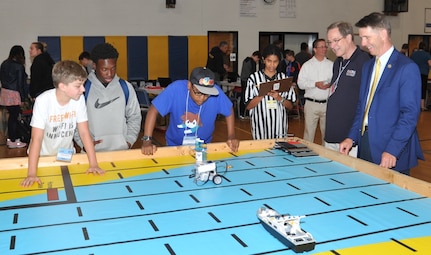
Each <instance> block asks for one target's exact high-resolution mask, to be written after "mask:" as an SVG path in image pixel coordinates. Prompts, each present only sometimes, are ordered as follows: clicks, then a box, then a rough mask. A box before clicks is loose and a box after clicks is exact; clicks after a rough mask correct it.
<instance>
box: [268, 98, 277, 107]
mask: <svg viewBox="0 0 431 255" xmlns="http://www.w3.org/2000/svg"><path fill="white" fill-rule="evenodd" d="M266 108H267V109H277V101H276V100H268V101H266Z"/></svg>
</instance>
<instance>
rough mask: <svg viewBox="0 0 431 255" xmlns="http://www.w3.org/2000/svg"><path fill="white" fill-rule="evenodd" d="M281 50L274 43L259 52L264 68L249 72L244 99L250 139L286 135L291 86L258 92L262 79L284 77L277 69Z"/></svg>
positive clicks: (293, 95) (293, 94) (290, 104)
mask: <svg viewBox="0 0 431 255" xmlns="http://www.w3.org/2000/svg"><path fill="white" fill-rule="evenodd" d="M280 56H281V55H280V50H279V49H278V48H277V47H276V46H275V45H273V44H271V45H268V46H267V47H265V49H264V50H263V52H262V58H263V63H264V69H263V70H259V71H257V72H255V73H253V74H251V75H250V78H249V79H248V80H247V88H246V90H245V99H244V100H245V103H246V105H247V108H246V109H247V110H249V111H250V117H251V133H252V136H253V139H255V140H260V139H275V138H284V137H287V130H288V116H287V115H288V110H291V109H292V107H293V103H294V102H295V101H296V94H295V90H294V88H293V87H290V90H289V91H286V92H278V91H275V90H271V91H270V92H268V94H267V95H265V96H259V85H260V84H261V83H264V82H269V81H274V80H280V79H284V78H286V75H285V74H284V73H279V72H277V67H278V65H279V63H280V60H281V59H280Z"/></svg>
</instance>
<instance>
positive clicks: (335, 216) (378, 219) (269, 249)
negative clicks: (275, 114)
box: [0, 141, 431, 255]
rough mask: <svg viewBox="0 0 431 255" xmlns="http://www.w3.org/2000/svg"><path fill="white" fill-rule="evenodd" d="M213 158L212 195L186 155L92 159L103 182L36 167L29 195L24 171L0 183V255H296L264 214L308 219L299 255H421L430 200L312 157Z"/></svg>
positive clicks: (269, 152) (244, 153) (267, 152)
mask: <svg viewBox="0 0 431 255" xmlns="http://www.w3.org/2000/svg"><path fill="white" fill-rule="evenodd" d="M263 142H265V141H263ZM263 142H262V143H263ZM250 144H254V145H255V146H254V147H253V146H250ZM217 146H220V147H217V148H212V147H214V146H212V144H209V147H208V159H209V160H212V161H213V162H215V163H216V166H217V173H219V174H220V175H222V183H221V184H219V185H216V184H214V183H213V182H211V181H209V182H207V183H195V182H194V179H193V177H191V174H192V172H193V169H194V167H195V158H194V157H193V153H192V150H190V147H187V146H180V147H179V148H175V147H171V148H167V150H166V154H168V155H165V156H164V157H159V156H157V155H160V153H162V152H163V151H164V150H163V149H164V148H160V151H158V153H157V155H155V156H152V157H150V156H143V155H141V154H140V152H139V151H127V152H109V153H106V154H105V153H98V159H99V162H100V166H101V167H102V168H103V169H105V170H107V173H106V174H105V175H103V176H92V175H86V174H85V173H84V172H85V169H86V167H87V166H88V164H69V165H67V166H66V165H64V166H61V167H59V166H55V165H54V166H52V167H42V168H39V169H38V175H39V176H40V177H41V178H42V181H43V185H41V186H40V187H37V186H36V185H34V186H33V187H32V188H28V189H23V188H20V187H19V186H18V183H19V180H20V179H22V178H23V176H24V174H25V172H26V169H21V170H16V169H15V170H14V169H11V170H3V171H0V174H1V175H0V177H1V178H2V179H3V181H2V185H1V186H0V221H1V222H2V224H1V225H0V239H1V240H4V241H3V242H1V243H0V253H1V254H33V253H61V254H65V255H68V254H142V251H146V252H147V253H149V254H178V255H181V254H238V255H241V254H295V253H294V252H293V251H292V250H291V249H289V248H288V247H286V246H285V245H283V243H282V242H280V241H279V240H277V239H276V238H274V237H273V236H272V235H271V234H270V233H269V232H267V231H266V230H265V229H264V227H263V226H262V225H261V224H260V223H259V220H258V218H257V216H256V212H257V210H258V208H259V207H261V206H267V207H271V208H273V209H275V210H277V211H278V212H279V213H282V214H286V213H290V214H291V215H298V216H299V215H305V216H306V218H304V219H303V220H301V225H300V226H301V228H302V229H303V230H305V231H307V232H309V233H311V234H312V235H313V236H314V239H315V240H316V247H315V249H314V250H312V251H310V252H304V253H302V254H304V255H305V254H325V255H326V254H328V255H329V254H335V253H337V254H370V253H369V251H370V250H368V253H367V252H366V251H363V252H358V251H357V249H360V248H364V249H372V250H373V251H375V254H385V252H384V251H385V250H386V251H388V250H390V251H391V254H406V253H405V252H404V251H405V250H406V247H408V248H409V249H410V250H415V254H428V252H429V249H428V248H427V247H428V246H429V242H430V240H431V238H430V237H431V231H430V229H431V199H430V198H426V197H424V196H421V195H419V194H417V193H414V192H411V191H408V190H405V189H403V188H401V187H399V186H396V185H394V184H391V183H389V182H387V181H384V180H381V179H378V178H375V177H372V176H370V175H367V174H364V173H362V172H360V171H358V170H355V169H353V168H351V167H348V166H346V165H343V164H341V163H339V162H337V161H335V160H333V159H330V158H327V157H324V154H325V153H321V152H319V156H311V157H295V156H293V155H291V154H288V153H286V152H284V151H281V150H278V149H273V148H266V149H261V148H258V146H256V142H250V143H248V142H244V144H243V145H241V146H242V149H241V150H240V151H239V152H237V153H228V152H225V151H223V150H220V148H221V146H226V145H225V144H224V143H223V144H219V145H217ZM250 148H253V150H252V149H250ZM215 149H217V150H215ZM168 150H169V151H168ZM175 150H178V153H173V151H175ZM179 150H181V151H179ZM135 153H136V154H135ZM129 154H135V155H136V156H135V159H134V160H130V159H128V156H127V155H129ZM328 155H329V154H328ZM337 155H338V154H337ZM84 156H85V155H84ZM105 156H106V157H109V160H106V161H105V160H101V159H103V158H105ZM341 156H342V157H341ZM74 157H75V156H74ZM76 157H77V158H80V157H83V156H82V155H76ZM340 158H347V156H344V155H340ZM75 159H76V158H75ZM126 159H127V161H126ZM41 160H42V161H45V159H41ZM348 160H349V161H352V162H355V166H356V167H358V168H359V167H360V165H361V164H358V162H356V161H358V160H357V159H352V158H350V157H349V158H348ZM361 162H362V161H361ZM368 166H370V164H368V163H367V164H365V167H367V168H373V167H368ZM373 170H374V169H373ZM377 172H378V171H377ZM397 176H398V175H396V176H395V177H397ZM401 177H402V176H399V178H401ZM53 195H54V196H53ZM55 195H57V196H55ZM388 215H390V217H388ZM65 233H67V234H65ZM39 240H49V241H39ZM377 245H378V246H379V247H382V248H376V246H377ZM353 247H354V248H353ZM371 247H372V248H371ZM352 249H356V253H355V252H353V251H352ZM333 251H334V252H333ZM379 251H380V252H379ZM403 252H404V253H403Z"/></svg>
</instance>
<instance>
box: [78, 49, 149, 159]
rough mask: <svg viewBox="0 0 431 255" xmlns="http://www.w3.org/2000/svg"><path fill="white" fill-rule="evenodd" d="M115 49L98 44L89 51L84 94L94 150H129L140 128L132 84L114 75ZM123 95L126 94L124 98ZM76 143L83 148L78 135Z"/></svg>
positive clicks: (115, 63)
mask: <svg viewBox="0 0 431 255" xmlns="http://www.w3.org/2000/svg"><path fill="white" fill-rule="evenodd" d="M118 56H119V54H118V51H117V50H116V49H115V48H114V46H112V45H111V44H109V43H101V44H98V45H96V46H94V48H93V49H92V51H91V58H92V60H93V63H94V72H91V73H90V74H89V75H88V81H89V82H90V85H89V86H86V91H85V93H86V94H85V97H86V101H87V102H86V104H87V112H88V124H89V127H90V132H91V134H92V136H93V140H94V144H95V148H96V151H114V150H127V149H130V148H131V147H132V146H133V144H134V143H135V142H136V139H137V138H138V135H139V132H140V130H141V120H142V115H141V109H140V106H139V102H138V98H137V97H136V92H135V89H134V88H133V86H132V85H131V84H130V83H129V82H127V81H123V82H124V83H123V84H124V87H123V85H122V83H121V81H120V78H119V77H118V75H117V59H118ZM126 96H128V97H127V98H126ZM75 142H76V144H77V145H78V146H79V147H81V148H82V146H83V144H82V142H81V141H80V139H79V136H77V135H75Z"/></svg>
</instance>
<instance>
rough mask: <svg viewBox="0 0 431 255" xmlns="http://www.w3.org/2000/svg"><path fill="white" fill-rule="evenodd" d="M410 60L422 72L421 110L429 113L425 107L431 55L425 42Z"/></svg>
mask: <svg viewBox="0 0 431 255" xmlns="http://www.w3.org/2000/svg"><path fill="white" fill-rule="evenodd" d="M410 58H411V59H412V60H413V61H414V62H415V63H416V64H417V65H418V67H419V71H420V72H421V84H422V93H421V110H422V111H428V108H427V107H426V106H425V97H426V94H427V86H428V74H429V71H430V66H431V55H430V53H429V52H428V51H426V46H425V43H424V42H420V43H419V47H418V50H417V51H415V52H413V53H412V55H411V57H410Z"/></svg>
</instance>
